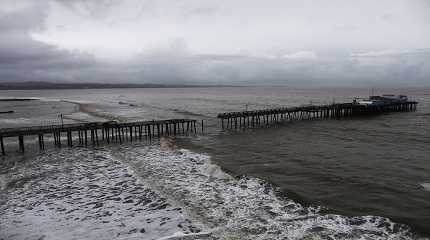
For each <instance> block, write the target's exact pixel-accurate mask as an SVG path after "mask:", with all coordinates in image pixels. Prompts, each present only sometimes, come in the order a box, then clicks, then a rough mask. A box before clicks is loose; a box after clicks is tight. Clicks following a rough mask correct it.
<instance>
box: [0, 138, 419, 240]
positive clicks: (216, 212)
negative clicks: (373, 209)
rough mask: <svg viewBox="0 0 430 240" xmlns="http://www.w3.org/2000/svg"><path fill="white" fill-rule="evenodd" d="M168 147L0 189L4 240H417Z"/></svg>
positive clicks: (32, 168)
mask: <svg viewBox="0 0 430 240" xmlns="http://www.w3.org/2000/svg"><path fill="white" fill-rule="evenodd" d="M161 141H162V142H163V144H162V145H163V147H162V148H161V146H160V145H158V144H157V145H142V144H136V145H128V146H120V147H116V146H113V147H112V149H109V150H108V149H93V150H91V149H81V148H75V149H63V150H60V151H53V152H51V153H48V154H45V155H41V156H39V157H37V158H36V159H34V160H32V161H31V162H25V163H23V164H22V165H21V166H17V167H16V168H14V169H11V170H10V171H9V173H8V177H7V178H9V179H8V180H7V181H2V182H3V184H2V188H3V191H2V194H1V201H2V202H4V204H1V205H0V213H1V214H0V229H1V231H0V239H1V238H4V239H12V240H14V239H45V240H50V239H97V240H99V239H159V240H160V239H164V240H178V239H182V240H188V239H193V240H194V239H414V238H415V236H413V235H412V234H411V233H410V231H409V228H408V227H406V226H403V225H399V224H395V223H393V222H392V221H390V220H389V219H387V218H383V217H377V216H363V217H345V216H341V215H336V214H323V213H321V212H320V210H319V208H318V207H303V206H301V205H300V204H298V203H296V202H294V201H292V200H290V199H288V198H284V197H281V196H280V195H279V194H278V193H277V191H276V189H274V188H273V187H272V186H271V185H269V184H267V183H266V182H264V181H262V180H260V179H257V178H251V177H241V178H234V177H232V176H230V175H228V174H226V173H225V172H223V171H222V170H221V169H220V168H219V167H218V166H217V165H214V164H212V163H211V162H210V157H209V156H208V155H205V154H198V153H194V152H191V151H189V150H185V149H177V147H176V146H175V145H174V141H173V140H172V139H162V140H161Z"/></svg>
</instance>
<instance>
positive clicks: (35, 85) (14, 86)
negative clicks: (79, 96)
mask: <svg viewBox="0 0 430 240" xmlns="http://www.w3.org/2000/svg"><path fill="white" fill-rule="evenodd" d="M193 87H194V88H195V87H231V86H227V85H181V84H155V83H144V84H133V83H118V84H115V83H52V82H18V83H10V82H9V83H0V90H31V89H107V88H193Z"/></svg>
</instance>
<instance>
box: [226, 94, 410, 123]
mask: <svg viewBox="0 0 430 240" xmlns="http://www.w3.org/2000/svg"><path fill="white" fill-rule="evenodd" d="M417 104H418V102H415V101H408V102H398V103H389V104H384V105H360V104H354V103H337V104H330V105H310V106H301V107H289V108H287V107H285V108H273V109H263V110H255V111H243V112H228V113H220V114H218V118H219V119H220V120H221V125H222V128H230V129H232V128H249V127H259V126H263V125H270V124H272V123H279V122H284V121H293V120H302V119H318V118H319V119H324V118H343V117H352V116H360V115H368V114H377V113H383V112H406V111H415V110H416V106H417Z"/></svg>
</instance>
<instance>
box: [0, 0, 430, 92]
mask: <svg viewBox="0 0 430 240" xmlns="http://www.w3.org/2000/svg"><path fill="white" fill-rule="evenodd" d="M429 23H430V1H429V0H380V1H373V0H355V1H345V0H330V1H328V0H325V1H324V0H320V1H317V0H314V1H309V0H302V1H288V0H269V1H259V0H258V1H257V0H255V1H253V0H246V1H245V0H217V1H209V0H208V1H201V0H178V1H170V0H129V1H113V0H100V1H96V0H94V1H85V0H33V1H31V0H28V1H26V0H1V1H0V82H16V81H55V82H62V81H63V82H112V83H114V82H120V83H187V84H193V83H195V84H205V83H207V84H233V85H235V84H246V85H288V86H333V85H336V86H369V85H372V86H390V85H392V86H401V85H403V86H423V85H426V86H429V85H430V24H429Z"/></svg>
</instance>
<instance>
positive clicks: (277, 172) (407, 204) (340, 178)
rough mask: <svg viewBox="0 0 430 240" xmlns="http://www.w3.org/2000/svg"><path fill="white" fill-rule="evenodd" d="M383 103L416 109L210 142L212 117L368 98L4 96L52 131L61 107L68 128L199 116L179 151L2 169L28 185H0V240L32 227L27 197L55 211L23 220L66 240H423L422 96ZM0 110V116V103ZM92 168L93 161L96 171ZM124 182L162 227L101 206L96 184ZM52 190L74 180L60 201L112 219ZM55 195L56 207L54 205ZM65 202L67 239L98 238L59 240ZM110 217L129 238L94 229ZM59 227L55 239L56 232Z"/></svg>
mask: <svg viewBox="0 0 430 240" xmlns="http://www.w3.org/2000/svg"><path fill="white" fill-rule="evenodd" d="M382 91H383V92H382ZM382 93H403V94H407V95H410V96H413V97H414V100H417V101H419V102H420V104H419V105H418V111H416V112H407V113H391V114H383V115H378V116H372V117H369V118H354V119H344V120H324V121H301V122H293V123H286V124H283V125H278V126H275V127H272V128H262V129H251V130H233V131H221V130H220V127H219V126H218V125H219V123H218V121H217V119H216V114H217V113H219V112H224V111H240V110H245V108H248V109H260V108H266V107H277V106H298V105H301V104H309V103H312V104H323V103H329V102H332V101H348V100H351V98H352V97H356V96H366V94H368V90H366V89H288V88H208V89H112V90H110V89H108V90H106V89H103V90H83V91H82V90H80V91H79V92H76V91H74V90H61V91H58V92H55V91H8V92H4V91H2V92H1V93H0V95H2V96H8V97H36V98H41V101H40V103H39V104H40V106H39V107H40V108H41V109H44V110H43V113H44V115H46V116H48V118H50V119H51V121H53V122H55V121H58V118H57V116H58V114H59V113H60V112H59V109H61V113H62V114H63V115H64V117H65V120H66V121H68V122H75V121H89V120H100V119H116V118H117V119H119V120H137V119H139V120H152V119H164V118H183V117H185V118H197V119H205V133H204V134H203V135H199V136H196V137H192V136H191V137H189V138H179V139H176V141H174V140H172V141H173V142H175V144H177V145H178V146H177V148H178V149H170V148H169V149H162V148H160V146H159V144H158V143H157V144H154V145H147V144H143V143H142V144H127V145H123V146H119V147H118V146H106V148H104V149H99V150H84V149H79V148H76V149H68V150H66V149H63V150H61V151H60V152H56V151H54V152H52V153H47V154H42V155H40V156H39V157H36V159H37V161H42V162H44V164H42V166H43V167H37V166H38V165H37V164H31V162H33V159H32V157H30V156H29V159H28V160H25V161H27V162H28V164H29V165H26V166H21V165H19V164H18V165H16V166H14V167H12V168H11V167H10V166H7V167H4V168H3V169H2V177H5V176H11V175H14V174H15V173H17V172H19V171H24V170H22V169H26V170H25V171H27V173H30V174H29V175H28V176H27V175H26V176H27V177H24V179H25V180H19V181H17V183H18V184H15V183H14V184H11V183H8V184H3V185H4V186H6V187H3V188H4V189H7V191H9V192H8V193H9V197H8V198H7V199H6V200H4V201H3V204H5V205H3V206H6V207H3V208H2V213H1V214H2V216H1V217H2V225H1V229H2V232H3V233H5V232H6V231H4V229H5V226H10V225H12V224H14V226H16V227H15V228H12V229H9V228H8V229H9V231H7V233H8V234H13V232H14V231H15V232H19V231H20V229H24V230H29V231H30V230H31V229H32V228H33V229H34V226H33V227H29V228H28V229H27V228H26V227H24V226H31V224H30V225H28V224H27V225H26V223H28V222H26V221H30V220H29V217H26V216H30V215H33V214H34V212H33V210H28V209H27V207H28V205H32V204H35V203H34V202H31V201H32V200H31V199H32V198H34V199H38V198H41V199H44V200H46V201H41V202H48V203H49V202H50V203H52V204H53V206H54V207H52V208H53V209H49V207H43V208H42V207H41V206H42V205H43V204H42V203H39V204H40V205H37V206H36V207H34V208H33V209H37V210H41V209H43V211H41V212H45V213H44V214H42V216H43V218H39V219H38V218H34V219H33V220H34V221H36V220H37V221H39V220H41V219H49V221H52V219H60V220H61V221H64V224H63V225H62V224H57V225H55V227H54V228H55V229H56V230H55V231H58V234H60V235H61V234H63V235H64V236H65V239H73V234H75V235H76V236H87V237H88V236H89V238H91V239H96V238H102V239H104V238H106V237H105V236H108V235H109V234H111V233H112V232H111V233H108V232H109V231H107V230H106V229H107V228H112V231H113V232H114V233H115V234H119V235H118V238H120V237H125V236H127V238H132V237H139V236H141V237H143V236H146V237H148V239H150V238H151V239H156V237H160V238H161V237H169V236H173V235H174V234H175V233H176V232H182V233H184V234H190V237H191V236H193V234H194V236H196V237H201V238H207V239H209V238H222V239H244V238H250V239H274V238H275V239H276V238H279V239H282V238H286V239H302V238H307V239H314V238H315V239H318V238H330V237H331V238H351V239H355V238H362V239H375V238H379V239H387V238H391V239H392V238H400V239H408V238H412V239H414V238H417V237H418V236H419V235H422V236H428V235H429V234H430V232H428V231H429V230H428V228H427V226H429V225H430V201H429V200H430V191H429V190H428V183H429V182H430V176H429V175H428V173H429V172H430V162H428V160H427V158H428V156H430V149H429V147H428V146H429V143H430V114H429V113H430V99H429V98H430V90H428V89H387V90H381V94H382ZM62 100H65V101H62ZM0 104H2V105H1V106H2V107H4V106H3V105H4V104H6V103H0ZM20 104H23V103H20ZM33 104H35V102H32V103H31V107H28V106H26V105H25V103H24V106H22V105H19V108H17V109H23V110H22V111H19V112H17V113H16V114H19V115H17V116H15V117H16V118H17V119H32V116H33V113H32V111H35V110H34V109H35V108H37V104H36V105H33ZM8 106H10V105H8ZM17 106H18V105H17ZM59 106H60V107H59ZM14 114H15V113H14ZM34 116H36V117H35V120H34V121H29V123H33V124H34V122H38V121H39V120H40V123H43V121H42V119H43V118H38V117H37V116H40V115H34ZM13 117H14V116H0V122H1V123H2V124H3V125H7V124H9V125H8V126H11V127H13V126H16V124H17V123H16V122H14V121H13ZM38 119H39V120H38ZM20 124H27V122H26V121H22V122H21V123H20ZM169 141H170V140H169ZM8 144H9V145H8V147H9V148H13V147H14V146H12V144H13V143H8ZM181 148H187V149H189V150H185V149H181ZM78 159H79V160H78ZM81 159H82V160H81ZM94 159H97V160H96V162H94ZM25 161H22V162H25ZM37 161H36V162H37ZM56 162H58V164H56ZM60 163H67V164H66V165H64V164H60ZM113 163H117V164H113ZM88 164H89V165H88ZM94 164H95V165H94ZM98 164H100V165H98ZM51 165H52V166H55V167H54V169H55V171H58V173H55V171H53V172H52V173H53V174H52V175H53V176H57V179H56V180H55V181H54V183H55V182H56V183H58V186H57V187H50V186H49V184H47V182H49V181H47V180H46V179H48V178H46V179H45V176H42V177H41V176H39V175H40V173H37V172H38V171H41V172H44V171H47V170H46V169H52V168H50V166H51ZM110 165H113V166H116V167H115V169H116V170H114V172H115V171H118V174H111V173H109V172H106V171H105V170H103V169H105V168H106V169H109V168H108V166H110ZM66 166H69V167H70V168H69V167H66ZM79 166H81V167H79ZM85 166H87V167H85ZM91 166H93V167H91ZM219 167H221V169H223V170H221V169H220V168H219ZM45 168H46V169H45ZM68 169H74V170H73V171H75V173H76V175H77V176H80V177H81V179H79V181H77V179H75V176H74V174H73V175H72V174H70V175H67V174H64V172H65V171H68ZM121 169H126V170H125V171H126V172H127V173H125V172H124V174H126V175H121V174H119V172H121V171H122V170H121ZM103 171H105V172H103ZM94 172H96V173H97V174H101V175H104V176H110V177H108V178H106V179H107V180H106V182H103V181H102V182H97V181H99V180H94V181H96V183H95V184H94V185H97V186H100V185H106V187H99V188H96V189H87V188H85V187H86V186H87V185H91V184H92V183H90V182H92V181H93V180H91V177H92V174H96V173H94ZM101 172H102V173H101ZM127 174H129V175H130V176H128V175H127ZM18 175H19V174H18ZM42 175H43V174H42ZM48 175H50V174H48ZM59 176H62V177H59ZM234 176H237V177H234ZM122 178H124V179H126V183H127V184H130V185H132V186H133V187H132V189H135V190H136V191H135V192H131V191H132V190H131V191H130V192H128V191H126V192H125V193H124V194H126V195H127V194H128V196H131V197H130V199H133V202H135V201H136V199H137V198H138V196H140V191H143V192H146V191H147V192H148V193H151V194H153V195H151V196H155V197H154V199H155V200H154V199H153V200H151V201H154V202H157V201H159V202H160V204H159V205H163V201H165V203H166V204H168V206H169V207H170V208H169V207H166V209H167V210H169V211H167V210H166V209H164V210H163V209H162V210H160V212H158V213H159V214H160V216H167V217H169V220H164V221H165V222H166V223H164V224H162V225H161V226H158V225H159V224H161V222H157V223H156V224H155V223H154V224H153V225H151V224H147V223H146V222H145V221H146V220H145V218H144V217H143V215H151V214H150V213H148V212H147V211H150V210H148V209H149V208H148V209H145V208H144V209H143V210H142V212H136V209H137V207H132V205H133V204H131V205H130V203H124V202H125V201H127V200H129V199H127V200H126V199H125V198H126V197H128V196H120V198H121V201H119V202H112V203H110V202H109V201H110V200H109V201H108V200H106V199H104V198H106V196H105V195H108V192H110V191H111V190H110V189H109V188H108V187H107V186H111V185H115V184H118V182H121V181H122V180H120V179H122ZM38 179H39V180H38ZM40 179H42V180H41V181H40ZM43 179H45V180H43ZM62 179H63V180H64V179H65V180H64V181H66V182H67V184H68V185H67V184H66V186H73V183H74V182H75V181H76V185H77V186H82V189H81V190H77V189H75V190H73V189H72V190H70V191H69V192H72V193H71V194H72V196H73V195H75V196H77V195H84V196H86V198H84V200H81V202H79V201H78V202H79V204H81V205H82V206H87V205H85V204H88V206H89V207H88V209H93V208H92V207H94V206H96V204H97V203H94V201H92V199H93V198H97V197H100V199H101V200H100V201H101V202H106V201H107V203H106V206H105V204H104V205H103V206H101V207H100V208H101V209H104V208H105V207H106V209H104V210H105V211H109V210H108V209H116V211H117V213H116V215H115V214H113V216H112V217H107V219H108V220H106V217H103V216H99V215H97V214H98V213H96V212H97V208H94V209H96V210H88V209H87V208H85V207H82V206H81V205H79V204H78V203H76V204H77V205H76V204H75V203H73V201H71V202H70V203H63V200H62V199H63V198H64V197H61V196H60V195H61V194H60V195H58V192H59V191H60V192H63V191H65V189H64V187H63V186H62V185H63V184H64V183H65V182H63V180H62ZM51 181H52V180H51ZM38 184H41V185H40V187H41V188H43V187H45V190H43V191H47V193H46V194H45V193H43V191H39V192H37V191H35V190H34V189H33V188H29V187H28V186H35V185H38ZM139 184H141V185H139ZM23 186H27V187H23ZM60 186H61V187H60ZM77 188H79V187H77ZM3 191H4V190H3ZM66 192H67V191H66ZM99 193H100V195H98V194H99ZM50 194H53V195H52V196H51V195H50ZM26 195H27V196H30V197H29V199H30V200H28V201H30V202H28V204H21V205H23V206H18V212H16V211H13V210H12V209H14V208H16V205H14V204H15V203H16V202H19V201H18V200H19V199H21V197H22V196H26ZM47 195H49V196H51V198H50V197H46V196H47ZM102 195H103V196H102ZM143 196H145V195H143ZM56 198H58V199H59V200H58V201H56V200H55V199H56ZM144 198H150V197H144ZM157 199H161V200H157ZM14 202H15V203H14ZM8 204H12V205H8ZM64 204H65V207H64V208H66V209H68V208H71V209H74V208H77V209H78V210H76V213H79V215H80V216H81V218H80V219H83V218H85V216H87V219H85V220H84V221H83V222H84V223H83V225H79V226H77V225H74V227H73V229H81V230H82V229H86V228H87V227H88V225H91V226H92V225H94V229H102V230H100V231H99V232H97V231H95V230H94V231H93V232H94V235H85V234H84V235H79V234H83V233H82V232H80V231H79V230H76V231H70V235H65V233H64V232H62V231H66V230H67V228H65V227H64V226H66V225H70V224H72V225H73V224H76V221H74V220H73V218H72V217H70V218H69V217H68V216H69V215H67V214H64V212H62V211H60V210H61V206H60V205H64ZM91 204H93V205H94V206H93V205H91ZM127 204H129V205H127ZM148 204H149V205H150V204H151V203H148ZM99 205H100V204H99ZM128 206H130V207H128ZM133 206H134V205H133ZM20 208H21V210H19V209H20ZM135 208H136V209H135ZM58 209H60V210H58ZM101 209H99V210H100V211H101ZM20 211H22V212H20ZM34 211H36V210H34ZM66 212H67V211H66ZM101 212H103V211H101ZM158 213H157V214H158ZM132 215H134V216H132ZM48 216H49V217H48ZM70 216H71V215H70ZM94 216H97V217H95V219H94V221H93V220H88V219H91V218H93V217H94ZM73 217H75V216H73ZM157 217H159V216H158V215H157ZM157 217H154V219H158V218H157ZM387 218H389V219H387ZM114 219H122V220H121V221H123V222H124V224H125V225H126V226H127V227H125V228H124V227H122V228H121V227H113V226H114V225H110V223H109V224H108V223H104V222H103V221H110V222H115V220H114ZM160 219H161V218H160ZM160 219H158V220H157V221H159V220H160ZM33 220H32V221H33ZM13 221H18V222H21V224H19V223H16V222H13ZM46 221H48V220H46ZM49 221H48V222H49ZM61 221H60V222H61ZM30 222H31V221H30ZM154 222H156V221H155V220H154ZM5 223H7V225H5ZM65 223H67V224H65ZM398 223H400V224H398ZM9 224H10V225H9ZM157 224H158V225H157ZM155 225H157V227H156V226H155ZM178 226H180V227H178ZM21 227H22V228H21ZM409 227H411V229H410V228H409ZM63 228H65V229H66V230H61V229H63ZM129 228H130V229H129ZM141 228H143V229H145V233H140V232H139V231H140V229H141ZM157 229H158V230H157ZM163 229H164V230H163ZM50 231H51V230H50ZM55 231H54V232H55ZM103 231H107V232H105V233H103ZM163 231H164V232H163ZM24 232H25V231H24ZM207 233H211V234H207ZM221 233H223V234H225V235H223V234H221ZM40 234H42V233H40ZM104 234H106V235H104ZM145 234H147V235H145ZM196 234H197V235H196ZM199 234H200V236H199ZM415 234H418V236H416V235H415ZM17 236H19V235H17ZM40 236H42V235H40ZM67 236H68V237H67ZM12 239H13V238H12ZM15 239H22V238H19V237H17V238H15ZM46 239H53V236H46Z"/></svg>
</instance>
